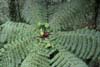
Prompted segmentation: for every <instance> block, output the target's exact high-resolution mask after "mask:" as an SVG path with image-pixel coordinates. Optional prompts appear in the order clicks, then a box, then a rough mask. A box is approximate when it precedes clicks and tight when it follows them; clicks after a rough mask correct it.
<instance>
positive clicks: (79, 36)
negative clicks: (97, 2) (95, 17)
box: [50, 28, 100, 59]
mask: <svg viewBox="0 0 100 67" xmlns="http://www.w3.org/2000/svg"><path fill="white" fill-rule="evenodd" d="M50 38H51V43H53V44H54V46H55V47H57V48H58V49H66V50H68V51H71V52H73V53H74V54H75V55H77V56H78V57H80V58H82V59H90V58H92V59H96V58H98V56H99V55H100V32H98V31H95V30H89V29H87V28H85V29H79V30H76V31H70V32H58V33H56V34H55V35H52V36H51V37H50Z"/></svg>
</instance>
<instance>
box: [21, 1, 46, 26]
mask: <svg viewBox="0 0 100 67" xmlns="http://www.w3.org/2000/svg"><path fill="white" fill-rule="evenodd" d="M46 7H47V5H46V2H45V0H25V3H24V6H23V10H22V12H21V14H22V17H23V18H24V19H25V20H26V22H27V23H29V24H33V25H35V24H37V23H38V22H42V23H43V22H47V9H46Z"/></svg>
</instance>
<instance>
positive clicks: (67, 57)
mask: <svg viewBox="0 0 100 67" xmlns="http://www.w3.org/2000/svg"><path fill="white" fill-rule="evenodd" d="M48 50H49V49H47V50H45V51H44V48H42V49H41V50H38V51H36V52H32V53H30V54H29V56H27V57H26V59H25V60H24V61H23V63H22V65H21V67H73V66H74V67H88V66H87V65H86V64H85V63H84V62H83V61H81V60H80V59H78V58H76V57H75V56H74V55H73V54H71V53H69V52H67V51H60V52H57V54H54V53H56V50H53V49H51V50H49V52H48ZM46 51H47V52H46ZM45 52H46V53H45ZM50 56H52V57H51V58H50Z"/></svg>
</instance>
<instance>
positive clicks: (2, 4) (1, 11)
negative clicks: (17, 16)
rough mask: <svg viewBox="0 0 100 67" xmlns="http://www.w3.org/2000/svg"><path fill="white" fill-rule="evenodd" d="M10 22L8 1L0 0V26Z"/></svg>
mask: <svg viewBox="0 0 100 67" xmlns="http://www.w3.org/2000/svg"><path fill="white" fill-rule="evenodd" d="M8 20H10V18H9V1H8V0H0V25H1V24H3V23H5V22H6V21H8Z"/></svg>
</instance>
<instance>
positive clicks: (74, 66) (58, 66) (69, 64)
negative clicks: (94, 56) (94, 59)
mask: <svg viewBox="0 0 100 67" xmlns="http://www.w3.org/2000/svg"><path fill="white" fill-rule="evenodd" d="M51 67H88V66H87V65H86V64H85V63H84V62H83V61H82V60H80V59H78V58H77V57H75V56H74V55H73V54H71V53H69V52H67V51H62V50H61V51H60V52H59V53H58V54H57V55H56V56H55V57H54V58H53V59H52V60H51Z"/></svg>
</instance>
